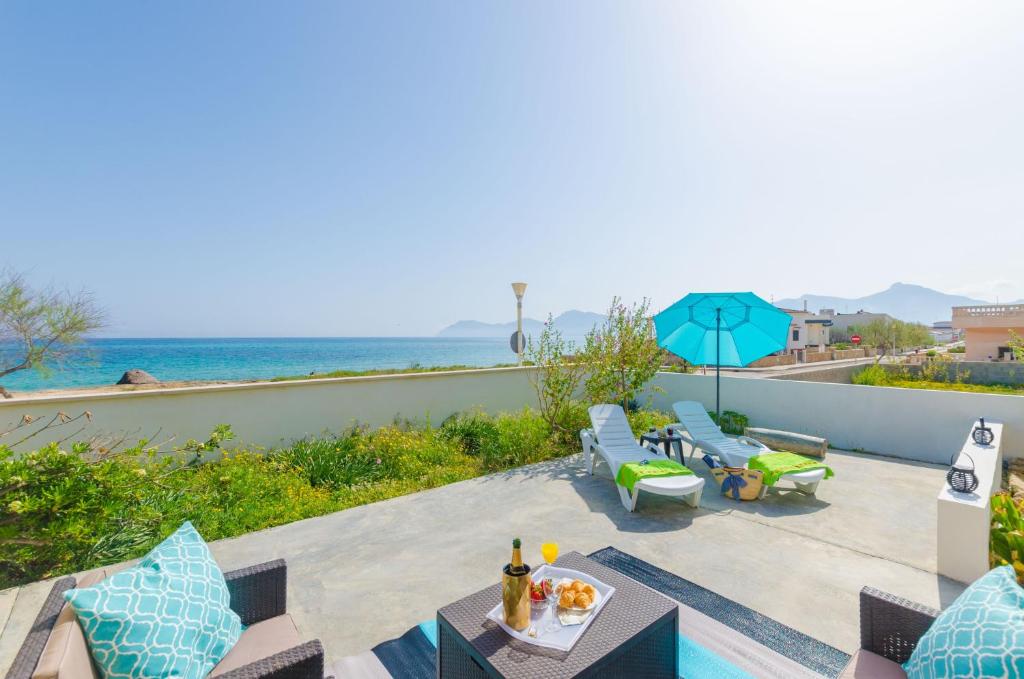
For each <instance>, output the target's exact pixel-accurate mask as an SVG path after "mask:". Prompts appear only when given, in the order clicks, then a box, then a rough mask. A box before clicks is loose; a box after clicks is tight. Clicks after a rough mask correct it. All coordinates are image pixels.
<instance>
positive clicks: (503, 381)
mask: <svg viewBox="0 0 1024 679" xmlns="http://www.w3.org/2000/svg"><path fill="white" fill-rule="evenodd" d="M530 370H531V369H530V368H492V369H485V370H464V371H453V372H435V373H418V374H406V375H384V376H372V377H342V378H336V379H320V380H300V381H295V382H262V383H255V384H231V385H211V386H204V387H186V388H179V389H155V390H152V391H135V392H119V393H105V394H92V395H85V396H56V397H48V398H25V399H10V400H0V431H5V430H7V429H10V427H11V426H12V425H14V424H16V423H17V422H19V421H20V420H21V419H22V417H23V416H24V415H31V416H32V417H34V418H37V419H39V418H45V419H48V418H49V417H52V416H53V415H54V414H55V413H57V412H59V411H60V412H65V413H67V414H68V415H69V416H76V415H78V414H79V413H82V412H84V411H89V412H90V413H91V416H92V421H91V423H87V426H86V429H85V430H84V431H83V432H82V433H81V434H80V435H78V436H76V437H75V438H76V439H79V440H81V439H86V438H88V437H90V436H93V435H99V436H103V435H112V434H113V435H118V434H128V435H129V437H130V438H138V437H149V436H152V435H153V434H154V433H155V432H158V431H159V432H160V436H159V437H157V438H158V439H163V438H165V437H167V436H170V435H173V436H174V437H175V440H176V441H177V442H184V441H186V440H187V439H190V438H194V439H197V440H205V439H206V437H207V436H208V435H209V433H210V431H211V430H212V429H213V427H214V426H215V425H217V424H220V423H226V424H230V425H231V427H232V429H233V430H234V432H235V433H236V435H237V441H238V442H244V443H247V444H253V445H258V446H266V447H270V446H275V445H278V444H280V443H282V442H288V441H291V440H294V439H298V438H302V437H303V436H307V435H310V434H318V433H321V432H323V431H325V430H332V431H339V430H342V429H345V428H346V427H349V426H350V425H352V424H353V423H355V422H357V421H358V422H359V423H362V424H368V425H370V426H381V425H384V424H388V423H390V422H392V421H394V419H395V418H396V417H402V418H409V419H417V420H422V419H424V418H425V417H427V416H429V417H430V419H431V421H432V422H434V423H435V424H439V423H440V422H441V421H442V420H444V419H445V418H446V417H448V416H449V415H451V414H452V413H456V412H459V411H461V410H465V409H467V408H473V407H481V408H483V409H485V410H488V411H491V412H497V411H503V410H518V409H520V408H522V407H524V406H527V405H534V404H535V403H536V395H535V394H534V392H533V388H532V387H531V385H530V381H529V372H530ZM40 421H42V420H40ZM82 421H84V420H82ZM82 421H79V422H76V423H72V424H69V425H65V426H64V427H60V428H56V429H53V430H50V431H47V432H45V435H40V436H38V437H35V438H33V439H31V440H30V441H28V442H26V443H25V444H23V445H21V446H19V447H18V450H21V451H24V450H28V449H34V448H38V447H39V446H40V445H42V444H44V443H47V442H49V441H58V440H62V439H64V438H66V437H67V436H68V435H69V434H71V433H73V432H74V431H75V430H76V429H77V428H78V426H79V425H80V423H81V422H82ZM69 427H73V428H72V429H70V430H69V429H68V428H69ZM25 431H27V429H23V430H19V432H18V433H16V434H14V433H12V434H10V435H9V436H7V437H5V439H6V440H5V442H6V443H8V444H10V443H11V442H13V441H16V440H18V439H20V438H21V437H22V436H23V435H24V434H23V433H24V432H25Z"/></svg>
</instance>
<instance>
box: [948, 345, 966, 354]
mask: <svg viewBox="0 0 1024 679" xmlns="http://www.w3.org/2000/svg"><path fill="white" fill-rule="evenodd" d="M946 353H949V354H966V353H967V346H966V345H963V344H960V345H958V346H955V347H950V348H949V349H946Z"/></svg>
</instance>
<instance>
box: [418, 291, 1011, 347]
mask: <svg viewBox="0 0 1024 679" xmlns="http://www.w3.org/2000/svg"><path fill="white" fill-rule="evenodd" d="M804 302H806V303H807V309H808V310H809V311H814V312H818V311H820V310H821V309H834V310H835V311H836V312H837V313H841V314H845V313H850V314H852V313H855V312H857V311H859V310H862V309H863V310H864V311H873V312H876V313H885V314H889V315H890V316H892V317H893V318H898V319H900V320H901V321H913V322H916V323H924V324H925V325H931V324H932V323H934V322H936V321H948V320H950V319H951V318H952V317H953V311H952V309H953V307H955V306H971V305H975V304H991V302H987V301H985V300H983V299H974V298H972V297H965V296H963V295H949V294H946V293H944V292H939V291H938V290H933V289H931V288H926V287H924V286H921V285H912V284H909V283H893V284H892V285H891V286H890V287H889V288H888V289H887V290H883V291H881V292H876V293H874V294H872V295H866V296H864V297H833V296H830V295H812V294H807V295H801V296H799V297H792V298H788V299H779V300H776V301H775V306H777V307H781V308H783V309H803V308H804ZM1010 304H1024V300H1018V301H1016V302H1010ZM604 320H605V315H604V314H597V313H594V312H591V311H576V310H573V311H566V312H565V313H564V314H562V315H560V316H557V317H555V319H554V324H555V327H556V328H558V329H559V330H561V331H562V334H563V335H565V336H566V337H582V336H583V335H585V334H587V332H589V331H590V330H591V329H592V328H593V327H594V326H595V325H597V324H600V323H603V322H604ZM515 329H516V324H515V321H512V322H509V323H482V322H480V321H458V322H457V323H453V324H452V325H449V326H448V327H447V328H445V329H444V330H442V331H441V332H439V333H438V334H437V336H438V337H508V336H509V335H511V334H512V333H513V332H515ZM543 329H544V323H543V322H541V321H538V320H536V319H533V318H524V319H523V332H524V333H526V334H527V335H534V336H536V335H538V334H540V332H541V331H542V330H543Z"/></svg>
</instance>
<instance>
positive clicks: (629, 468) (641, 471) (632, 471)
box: [615, 460, 693, 493]
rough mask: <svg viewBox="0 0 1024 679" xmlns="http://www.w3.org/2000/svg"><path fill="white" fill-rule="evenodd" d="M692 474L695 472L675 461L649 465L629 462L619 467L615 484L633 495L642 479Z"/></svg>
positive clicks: (652, 461) (663, 461)
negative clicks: (634, 488)
mask: <svg viewBox="0 0 1024 679" xmlns="http://www.w3.org/2000/svg"><path fill="white" fill-rule="evenodd" d="M690 474H693V472H692V471H690V470H689V469H687V468H686V467H684V466H683V465H681V464H679V463H678V462H676V461H675V460H651V461H650V462H649V463H647V464H640V463H639V462H627V463H626V464H624V465H622V466H621V467H619V474H618V476H617V477H616V478H615V482H616V483H617V484H619V485H620V486H624V487H625V488H626V490H628V491H629V492H630V493H632V492H633V486H635V485H636V482H637V481H640V480H641V479H649V478H653V477H658V476H689V475H690Z"/></svg>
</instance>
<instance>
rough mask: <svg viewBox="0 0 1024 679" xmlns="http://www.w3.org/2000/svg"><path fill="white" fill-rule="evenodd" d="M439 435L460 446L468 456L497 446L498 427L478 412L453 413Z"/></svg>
mask: <svg viewBox="0 0 1024 679" xmlns="http://www.w3.org/2000/svg"><path fill="white" fill-rule="evenodd" d="M441 435H442V436H445V437H447V438H448V439H450V440H452V441H457V442H458V443H459V444H461V445H462V447H463V450H465V451H466V453H468V454H469V455H480V454H481V451H483V450H486V449H488V448H493V447H495V446H496V445H497V443H496V442H497V439H498V427H497V425H495V424H494V418H493V417H491V416H490V415H488V414H486V413H484V412H481V411H479V410H471V411H467V412H464V413H455V414H454V415H452V416H451V417H449V418H448V419H447V420H445V421H444V422H443V423H442V425H441Z"/></svg>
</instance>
